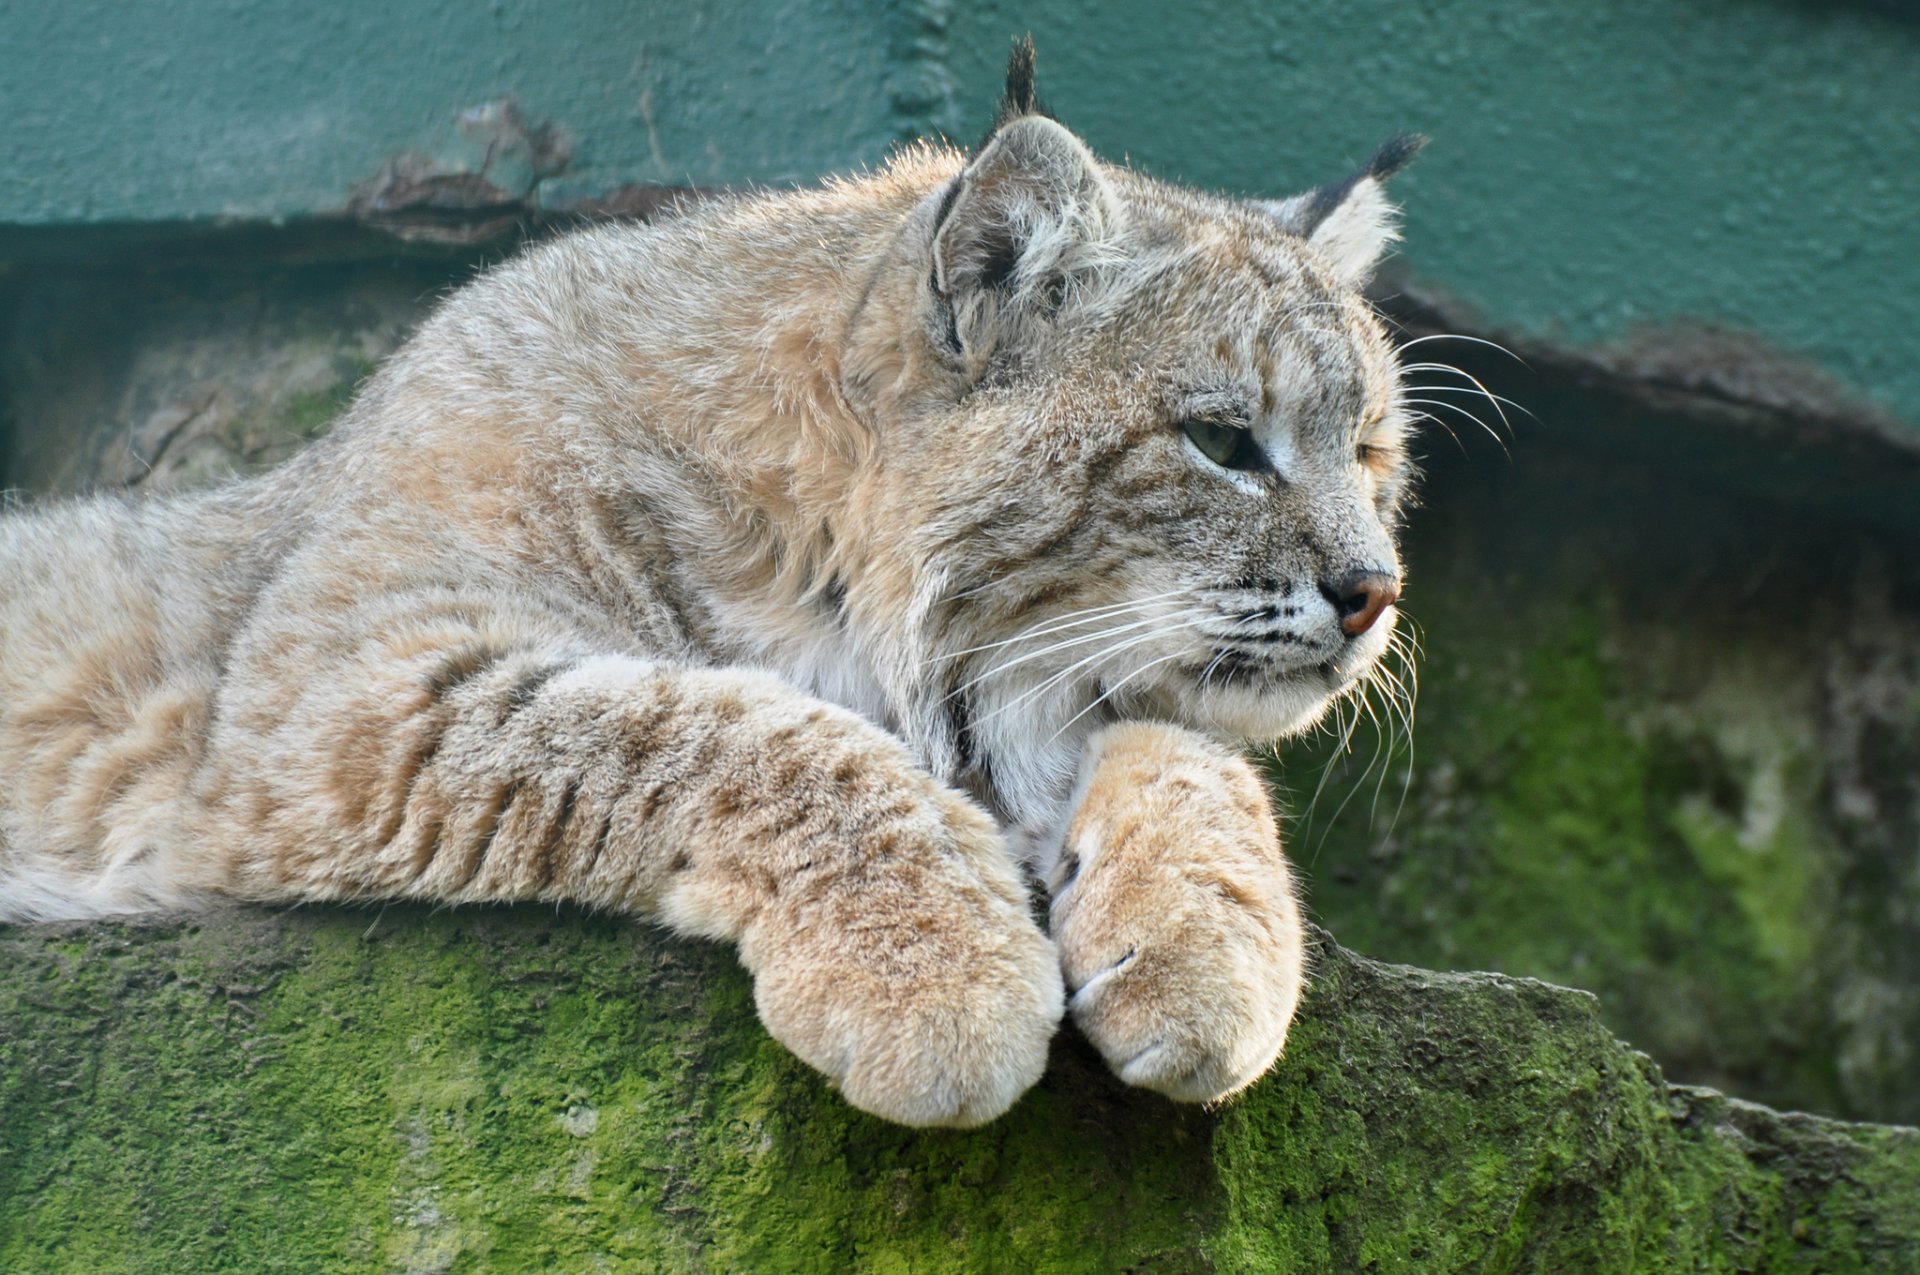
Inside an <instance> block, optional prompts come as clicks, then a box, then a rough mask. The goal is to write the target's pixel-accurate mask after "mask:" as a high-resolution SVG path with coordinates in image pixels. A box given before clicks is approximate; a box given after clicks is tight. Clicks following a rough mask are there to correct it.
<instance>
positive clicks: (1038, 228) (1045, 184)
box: [928, 44, 1120, 375]
mask: <svg viewBox="0 0 1920 1275" xmlns="http://www.w3.org/2000/svg"><path fill="white" fill-rule="evenodd" d="M1032 53H1033V50H1032V46H1031V44H1028V45H1027V46H1026V48H1025V59H1024V64H1023V59H1022V50H1021V49H1020V48H1019V47H1016V48H1015V50H1014V62H1013V67H1012V70H1010V72H1009V76H1008V84H1009V88H1008V96H1007V100H1006V102H1005V103H1004V104H1003V106H1002V119H1001V122H1000V123H999V125H998V126H997V127H996V128H995V130H994V132H993V134H992V135H991V136H990V137H989V138H988V139H987V141H986V143H985V144H984V145H983V146H982V147H981V148H980V152H979V154H977V155H976V156H974V158H973V160H972V161H971V162H970V163H968V165H967V166H966V168H965V170H964V171H962V172H961V174H960V176H959V177H957V178H955V179H954V181H953V184H952V185H950V186H949V187H948V188H947V190H946V191H945V193H944V195H943V197H942V201H941V204H940V206H939V209H938V211H937V213H936V215H935V226H934V231H933V240H932V256H933V261H932V267H931V270H930V271H929V276H928V279H929V282H928V288H929V290H930V292H931V294H932V303H933V307H932V308H933V317H934V324H933V327H934V333H933V335H934V339H935V343H936V344H937V345H939V346H941V347H942V348H943V350H944V351H945V352H946V353H947V354H948V355H950V356H952V357H954V358H955V359H957V360H958V361H959V362H961V363H962V364H963V365H964V366H965V367H966V368H967V369H968V370H969V371H970V372H971V373H973V374H974V375H978V374H979V372H980V371H982V370H983V369H984V368H985V366H986V363H987V361H988V360H989V359H990V358H991V357H992V355H993V353H994V351H995V350H996V349H1003V348H1005V347H1007V346H1008V345H1009V344H1014V343H1017V342H1019V341H1020V340H1021V339H1022V338H1023V337H1024V336H1025V335H1027V333H1028V332H1029V331H1030V329H1031V328H1032V326H1033V325H1034V324H1035V323H1037V322H1043V321H1045V320H1046V319H1047V318H1049V317H1051V316H1052V314H1053V313H1054V311H1056V310H1057V309H1058V308H1059V306H1060V304H1061V302H1062V300H1063V298H1064V297H1065V295H1066V293H1067V290H1068V289H1069V288H1071V287H1072V286H1073V285H1074V284H1075V282H1076V281H1084V279H1085V277H1086V276H1087V275H1088V274H1089V273H1090V272H1091V271H1093V270H1095V269H1097V268H1099V267H1100V266H1101V265H1103V264H1105V263H1106V262H1108V261H1110V260H1111V257H1112V252H1111V248H1112V244H1113V241H1114V238H1115V234H1116V232H1117V230H1118V227H1119V222H1120V212H1119V202H1118V200H1117V199H1116V198H1115V197H1114V194H1113V191H1112V190H1111V189H1110V188H1109V186H1108V184H1107V179H1106V178H1105V177H1104V176H1102V175H1101V172H1100V166H1099V163H1098V161H1096V160H1095V159H1094V158H1093V155H1092V153H1091V152H1089V151H1088V150H1087V148H1086V146H1085V145H1084V144H1083V143H1082V142H1081V141H1080V139H1079V138H1077V137H1075V136H1074V135H1073V134H1072V133H1070V132H1068V131H1067V129H1066V128H1065V127H1063V126H1062V125H1060V124H1058V123H1056V122H1054V121H1053V120H1051V119H1048V118H1046V117H1045V116H1043V115H1037V114H1027V113H1022V112H1025V111H1031V110H1033V109H1035V103H1034V98H1033V66H1032ZM1016 88H1017V89H1018V92H1017V93H1016ZM1009 116H1011V118H1009Z"/></svg>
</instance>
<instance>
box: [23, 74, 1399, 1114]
mask: <svg viewBox="0 0 1920 1275" xmlns="http://www.w3.org/2000/svg"><path fill="white" fill-rule="evenodd" d="M1417 148H1418V139H1414V138H1403V139H1397V140H1395V141H1393V142H1389V143H1388V144H1387V145H1386V146H1384V147H1383V148H1381V150H1380V151H1379V153H1378V154H1376V155H1375V156H1374V158H1373V159H1372V160H1371V161H1370V162H1369V163H1368V164H1367V165H1366V166H1365V167H1364V168H1363V169H1362V170H1361V171H1359V172H1358V173H1355V174H1354V175H1353V176H1351V177H1348V178H1347V179H1345V180H1343V181H1339V182H1336V183H1334V184H1331V185H1328V186H1323V187H1320V188H1319V189H1317V190H1313V191H1310V192H1308V193H1306V194H1303V195H1299V196H1296V197H1294V198H1291V199H1283V200H1277V201H1271V202H1261V201H1248V200H1242V199H1233V198H1225V197H1218V196H1213V195H1208V194H1202V193H1199V192H1196V191H1192V190H1187V189H1182V188H1180V187H1176V186H1171V185H1167V184H1164V183H1161V182H1158V181H1154V180H1151V179H1149V178H1147V177H1144V176H1141V175H1139V174H1137V173H1134V172H1131V171H1128V170H1126V169H1124V168H1116V167H1111V166H1109V165H1107V164H1105V163H1102V162H1101V161H1099V160H1097V159H1095V158H1094V157H1093V155H1092V154H1090V153H1089V152H1088V150H1087V148H1086V146H1085V145H1083V144H1082V143H1081V142H1080V141H1079V139H1078V138H1076V137H1075V136H1074V134H1072V133H1071V132H1069V131H1068V130H1067V129H1066V128H1064V127H1063V126H1061V125H1060V124H1059V123H1057V122H1055V121H1054V120H1053V119H1052V118H1051V117H1049V116H1048V115H1047V114H1045V113H1044V112H1043V111H1042V110H1041V109H1040V108H1039V107H1038V106H1037V104H1036V99H1035V97H1034V92H1033V57H1032V47H1031V45H1030V44H1024V45H1022V46H1020V47H1019V48H1017V49H1016V50H1015V54H1014V57H1013V61H1012V63H1011V66H1010V68H1009V76H1008V88H1007V96H1006V99H1005V101H1004V102H1003V104H1002V106H1001V109H1000V114H999V118H998V121H997V123H996V124H995V126H994V128H993V130H992V132H991V133H990V134H989V135H988V137H987V138H986V139H985V140H984V141H983V142H982V143H981V144H980V145H979V146H978V147H977V148H975V149H974V150H973V151H971V152H962V151H959V150H955V149H951V148H948V147H946V146H939V145H918V146H915V147H912V148H909V149H907V150H906V151H904V152H903V153H901V154H899V155H898V156H896V157H895V158H894V159H893V160H892V161H891V162H889V163H888V164H887V165H886V166H885V167H884V168H882V169H881V170H880V171H878V172H875V173H872V174H868V175H864V176H861V177H859V178H857V179H849V180H842V181H832V182H829V183H827V184H826V185H824V186H822V187H820V188H818V189H809V190H800V191H790V192H782V193H773V194H759V195H751V196H743V197H738V198H732V199H727V200H722V201H716V202H712V203H707V204H702V205H699V206H694V207H689V208H686V209H683V210H681V211H680V212H678V213H677V214H675V215H673V216H670V217H667V218H665V219H662V220H659V221H656V222H654V223H652V224H648V225H609V226H604V227H601V228H597V229H588V230H584V231H582V232H579V233H575V234H571V235H568V236H566V237H564V238H560V239H557V240H554V241H551V242H547V243H545V244H542V245H540V246H538V247H535V248H533V249H531V250H530V251H527V252H525V253H524V254H522V255H520V256H519V257H517V258H516V259H513V260H510V261H508V262H507V263H505V264H504V265H501V266H499V267H497V268H495V269H493V270H491V271H490V272H488V273H487V274H486V275H485V276H484V277H482V278H480V279H479V280H477V281H476V282H474V283H472V284H471V285H469V286H467V287H465V288H464V289H462V290H460V291H459V292H457V293H455V294H454V295H453V296H451V297H450V298H449V299H448V300H447V301H446V302H445V303H443V304H442V305H441V306H440V307H439V308H438V310H437V312H436V313H434V314H433V316H432V317H431V318H430V319H428V320H427V321H426V322H425V323H424V324H423V325H422V327H421V328H420V330H419V332H418V334H417V335H415V336H414V337H413V338H412V340H411V341H410V342H409V343H408V344H407V345H406V346H405V347H404V348H403V349H402V350H400V351H399V352H398V353H397V354H396V355H394V356H393V357H392V358H391V359H390V360H388V361H387V363H386V364H385V365H384V366H382V367H381V368H380V369H379V370H378V371H377V372H376V373H375V374H374V375H373V376H372V377H371V378H370V379H369V380H368V381H367V382H366V384H365V386H364V387H363V389H362V390H361V392H360V394H359V396H358V398H357V400H356V401H355V402H354V403H353V405H352V407H351V408H350V409H349V410H348V411H347V413H346V414H345V416H344V418H343V419H342V421H341V423H340V424H339V426H338V427H337V429H336V430H335V432H334V433H333V434H331V435H330V436H329V437H328V438H326V439H325V440H323V441H322V442H320V443H318V444H316V445H315V446H313V447H312V448H310V449H308V450H307V451H305V452H303V453H302V454H301V455H300V456H298V457H297V458H296V459H294V460H293V461H292V462H291V463H289V464H287V465H285V466H283V467H282V468H280V469H279V470H276V471H274V472H273V473H270V474H268V475H265V476H263V477H259V478H254V479H249V480H245V481H240V482H235V483H232V484H229V485H226V486H222V487H217V488H213V489H210V490H203V491H199V492H195V493H189V494H185V495H174V496H164V497H153V498H146V499H139V498H114V497H101V498H91V499H86V500H79V501H70V502H57V503H56V502H49V503H44V504H42V505H40V506H39V507H37V508H32V509H28V510H25V511H22V512H15V513H10V514H7V515H5V516H4V517H3V518H0V772H4V774H5V775H6V781H5V784H4V787H3V788H0V920H13V921H22V920H32V919H36V918H60V917H90V916H102V915H109V914H114V913H124V912H131V911H138V910H143V909H159V908H178V907H184V906H190V905H193V904H195V903H197V902H204V901H206V900H208V899H210V898H213V897H228V898H237V899H246V900H255V901H260V902H267V903H294V902H301V901H307V900H376V899H424V900H434V901H438V902H444V903H465V902H483V901H512V900H540V901H544V902H556V903H557V902H561V901H566V902H572V903H577V904H583V905H586V906H588V907H594V908H612V909H619V910H621V911H624V912H630V913H634V914H637V915H641V916H646V917H650V918H653V919H656V920H658V921H660V922H663V923H664V924H666V925H668V926H671V927H672V928H673V929H675V930H677V931H679V932H680V933H683V934H688V935H699V936H706V937H711V938H715V939H724V940H726V941H729V942H731V943H734V944H737V945H738V949H739V954H740V959H741V961H742V963H743V964H744V965H745V967H746V968H747V970H748V971H749V972H750V973H751V975H752V977H753V985H754V996H755V1001H756V1003H757V1005H758V1008H759V1012H760V1016H761V1019H762V1020H763V1021H764V1022H765V1024H766V1026H767V1029H768V1030H769V1031H770V1032H772V1034H773V1035H774V1036H775V1037H777V1038H778V1039H779V1040H780V1041H782V1042H783V1043H784V1044H785V1045H786V1046H787V1047H788V1048H790V1049H792V1050H793V1052H794V1053H796V1054H798V1055H799V1056H800V1057H801V1058H803V1059H805V1060H806V1061H807V1062H808V1063H810V1064H811V1065H813V1066H814V1067H816V1068H818V1069H819V1070H820V1071H822V1072H824V1073H825V1074H826V1076H827V1077H828V1078H829V1080H830V1081H831V1082H832V1083H833V1084H834V1085H836V1086H838V1088H839V1089H840V1090H841V1091H842V1092H843V1093H844V1094H845V1096H846V1098H847V1099H848V1101H850V1102H852V1103H853V1104H854V1105H856V1106H858V1107H861V1108H864V1109H865V1110H867V1111H871V1112H875V1113H877V1114H879V1115H881V1116H884V1117H886V1118H888V1119H890V1120H895V1121H900V1122H903V1123H906V1124H914V1125H974V1124H979V1123H981V1122H983V1121H987V1120H991V1119H993V1118H994V1117H995V1116H997V1115H999V1114H1000V1113H1002V1112H1004V1111H1005V1110H1007V1108H1008V1107H1009V1106H1010V1105H1011V1104H1012V1103H1013V1102H1014V1101H1015V1100H1016V1099H1017V1098H1018V1097H1019V1096H1020V1095H1021V1094H1022V1093H1023V1092H1024V1091H1025V1090H1026V1089H1027V1088H1028V1087H1029V1086H1030V1085H1032V1084H1033V1083H1034V1082H1035V1080H1036V1079H1037V1078H1038V1077H1039V1075H1040V1073H1041V1071H1042V1069H1043V1067H1044V1065H1045V1062H1046V1057H1047V1048H1048V1042H1049V1040H1050V1038H1051V1037H1052V1036H1053V1034H1054V1032H1055V1030H1056V1028H1057V1027H1058V1026H1059V1022H1060V1019H1061V1017H1062V1015H1063V1014H1068V1013H1070V1014H1071V1015H1072V1016H1073V1018H1074V1019H1075V1021H1076V1022H1077V1023H1078V1025H1079V1027H1080V1029H1081V1030H1082V1031H1083V1032H1084V1033H1085V1034H1086V1036H1087V1037H1088V1038H1089V1039H1090V1040H1092V1041H1093V1042H1094V1044H1095V1045H1097V1046H1098V1048H1099V1049H1100V1050H1101V1051H1102V1052H1103V1054H1104V1055H1105V1056H1106V1058H1107V1059H1108V1060H1109V1062H1110V1063H1111V1065H1112V1066H1113V1068H1114V1070H1115V1071H1116V1072H1118V1074H1119V1075H1120V1076H1121V1077H1123V1078H1124V1079H1125V1080H1126V1081H1128V1082H1129V1083H1131V1084H1135V1085H1142V1086H1146V1087H1148V1088H1151V1089H1156V1090H1159V1091H1161V1092H1162V1093H1166V1094H1170V1095H1172V1096H1173V1097H1175V1098H1179V1099H1184V1100H1188V1101H1196V1102H1204V1101H1211V1100H1214V1099H1218V1098H1221V1097H1223V1096H1225V1095H1228V1094H1232V1093H1234V1092H1235V1091H1236V1090H1238V1089H1240V1088H1242V1087H1243V1086H1245V1085H1247V1084H1249V1083H1251V1082H1252V1081H1253V1080H1255V1079H1256V1078H1257V1077H1259V1076H1260V1075H1261V1073H1262V1072H1264V1071H1265V1070H1266V1069H1267V1068H1268V1067H1269V1066H1271V1065H1272V1064H1273V1062H1274V1060H1275V1059H1276V1058H1277V1057H1278V1056H1279V1054H1280V1050H1281V1046H1282V1044H1283V1043H1284V1041H1285V1038H1286V1034H1287V1028H1288V1024H1289V1022H1290V1021H1291V1020H1292V1018H1293V1014H1294V1008H1295V1005H1296V1003H1297V1001H1298V999H1299V995H1300V989H1301V982H1302V975H1303V968H1302V966H1303V947H1302V933H1301V920H1300V913H1299V908H1298V906H1297V904H1296V900H1295V893H1294V886H1293V882H1292V878H1291V876H1290V873H1289V870H1288V866H1287V863H1286V859H1285V857H1284V856H1283V855H1282V853H1281V849H1280V842H1279V834H1278V832H1277V830H1276V826H1275V820H1274V814H1273V811H1272V810H1271V808H1270V806H1269V804H1268V797H1267V793H1266V791H1265V789H1264V787H1263V785H1262V783H1261V781H1260V779H1259V778H1258V776H1257V775H1256V773H1255V771H1254V770H1253V769H1252V768H1251V767H1250V766H1249V765H1248V764H1247V762H1245V761H1244V760H1242V759H1241V756H1240V754H1239V753H1238V751H1237V750H1236V745H1237V744H1238V743H1240V742H1242V741H1250V740H1251V741H1268V740H1272V739H1275V738H1278V737H1280V736H1284V735H1287V734H1288V733H1290V732H1294V731H1298V730H1300V729H1302V728H1303V727H1305V726H1307V725H1308V724H1310V723H1313V722H1315V721H1316V720H1318V719H1319V718H1320V717H1321V716H1322V715H1323V714H1324V713H1325V712H1326V711H1327V709H1328V706H1329V704H1330V703H1332V702H1333V701H1335V700H1336V699H1337V698H1339V697H1340V696H1342V695H1343V694H1346V693H1348V692H1350V691H1352V690H1353V689H1354V688H1355V687H1356V685H1357V684H1359V683H1360V682H1361V681H1362V679H1364V678H1365V677H1367V676H1368V675H1369V673H1370V672H1371V671H1372V670H1373V669H1374V667H1375V664H1376V661H1378V660H1379V658H1380V657H1381V655H1382V653H1383V652H1384V651H1385V650H1386V649H1387V647H1388V644H1389V641H1390V637H1391V633H1392V630H1393V626H1394V621H1395V605H1394V604H1395V602H1396V599H1397V598H1398V596H1399V590H1400V575H1401V572H1400V564H1399V558H1398V555H1397V552H1396V547H1395V528H1396V524H1397V520H1398V512H1399V509H1400V507H1401V504H1402V501H1403V498H1404V496H1405V494H1406V490H1407V486H1408V483H1409V481H1410V478H1411V472H1410V464H1409V461H1408V458H1407V455H1406V448H1405V444H1406V437H1407V433H1408V430H1409V428H1410V421H1411V417H1412V411H1413V409H1412V407H1411V406H1410V405H1409V404H1408V402H1407V401H1406V397H1405V391H1404V390H1403V388H1402V384H1401V370H1400V368H1399V366H1398V364H1397V361H1396V359H1397V352H1396V350H1395V347H1394V345H1393V344H1392V343H1391V342H1390V341H1389V339H1388V337H1387V334H1386V332H1385V331H1384V329H1383V327H1382V325H1381V323H1380V321H1379V320H1378V318H1377V317H1376V315H1375V314H1374V312H1373V311H1372V310H1371V309H1370V307H1369V306H1368V304H1367V303H1366V302H1365V301H1364V300H1363V299H1362V297H1361V294H1360V291H1359V289H1360V288H1361V286H1362V285H1363V284H1364V283H1365V281H1366V279H1367V278H1368V276H1369V274H1370V272H1371V271H1372V269H1373V267H1374V265H1375V263H1376V261H1377V259H1378V258H1379V257H1380V255H1381V254H1382V252H1383V250H1384V249H1385V248H1386V247H1387V246H1388V245H1389V243H1390V242H1391V241H1392V240H1393V239H1394V238H1395V233H1394V229H1393V222H1394V218H1393V209H1392V207H1391V206H1390V205H1389V204H1388V202H1387V200H1386V195H1385V191H1384V189H1383V183H1384V179H1385V178H1387V177H1388V176H1389V175H1390V174H1391V173H1392V172H1393V171H1394V170H1395V169H1397V168H1398V167H1399V166H1400V165H1401V164H1402V163H1404V162H1405V161H1406V160H1407V159H1409V158H1410V157H1411V156H1412V154H1413V152H1414V151H1415V150H1416V149H1417ZM1035 889H1044V891H1045V894H1046V898H1047V903H1046V916H1045V918H1044V921H1045V923H1044V925H1043V924H1041V923H1040V922H1039V921H1038V920H1036V912H1037V910H1038V909H1037V905H1036V904H1035V903H1034V901H1033V899H1034V893H1033V891H1034V890H1035Z"/></svg>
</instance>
